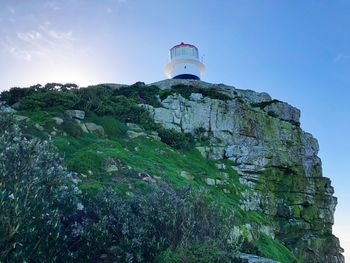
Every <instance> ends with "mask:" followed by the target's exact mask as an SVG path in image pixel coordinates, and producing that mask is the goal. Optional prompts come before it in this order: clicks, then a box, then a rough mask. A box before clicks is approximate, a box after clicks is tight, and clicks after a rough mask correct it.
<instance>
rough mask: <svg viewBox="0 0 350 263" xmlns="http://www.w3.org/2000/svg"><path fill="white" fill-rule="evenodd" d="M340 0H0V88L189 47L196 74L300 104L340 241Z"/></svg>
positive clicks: (85, 80)
mask: <svg viewBox="0 0 350 263" xmlns="http://www.w3.org/2000/svg"><path fill="white" fill-rule="evenodd" d="M349 28H350V1H345V0H344V1H340V0H333V1H324V0H319V1H314V0H308V1H304V0H303V1H301V0H291V1H277V0H274V1H272V0H270V1H269V0H264V1H262V0H255V1H254V0H252V1H245V0H240V1H239V0H237V1H233V0H232V1H231V0H226V1H225V0H216V1H214V0H213V1H209V0H208V1H200V0H177V1H164V0H163V1H161V0H99V1H97V0H95V1H93V0H60V1H58V0H57V1H54V0H25V1H24V0H0V90H5V89H8V88H9V87H12V86H28V85H33V84H36V83H42V84H44V83H46V82H53V81H54V82H75V83H77V84H80V85H88V84H96V83H106V82H113V83H127V84H131V83H134V82H136V81H139V80H140V81H144V82H146V83H151V82H155V81H158V80H161V79H164V75H163V67H164V65H165V64H166V62H167V60H168V53H167V52H168V49H169V48H170V47H171V46H173V45H175V44H177V43H179V42H181V41H184V42H189V43H192V44H195V45H197V46H198V47H199V50H200V53H201V54H202V55H203V59H204V63H205V64H206V67H207V72H206V75H205V76H204V78H203V80H205V81H208V82H213V83H225V84H229V85H234V86H236V87H238V88H243V89H246V88H249V89H253V90H256V91H265V92H268V93H269V94H270V95H271V96H272V97H274V98H277V99H280V100H283V101H287V102H288V103H290V104H292V105H294V106H296V107H298V108H300V109H301V112H302V127H303V129H305V130H306V131H308V132H311V133H312V134H313V135H314V136H315V137H316V138H317V139H318V140H319V143H320V148H321V150H320V157H321V158H322V161H323V168H324V169H323V170H324V175H325V176H327V177H330V178H331V179H332V182H333V186H334V187H335V195H336V196H337V197H338V198H339V204H338V207H337V212H336V224H335V227H334V230H335V233H336V234H337V235H338V236H339V237H340V238H341V242H342V246H343V247H344V248H345V249H346V250H348V251H347V252H346V254H347V257H349V255H350V254H349V251H350V226H349V224H348V220H347V219H348V218H349V216H350V212H349V211H350V204H348V203H347V202H348V201H349V200H350V191H349V189H350V177H349V175H348V173H349V171H350V158H349V157H350V154H349V149H350V132H349V131H350V104H349V102H350V44H349V43H350V31H349Z"/></svg>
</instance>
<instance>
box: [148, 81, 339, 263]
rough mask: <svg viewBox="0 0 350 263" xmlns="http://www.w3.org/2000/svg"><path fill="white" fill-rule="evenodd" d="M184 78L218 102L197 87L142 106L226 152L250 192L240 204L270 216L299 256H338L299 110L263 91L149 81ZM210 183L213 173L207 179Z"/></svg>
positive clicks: (207, 149) (329, 207) (328, 190)
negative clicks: (207, 92) (203, 92)
mask: <svg viewBox="0 0 350 263" xmlns="http://www.w3.org/2000/svg"><path fill="white" fill-rule="evenodd" d="M177 84H183V85H192V86H195V87H201V88H204V89H205V88H208V89H210V88H214V89H216V90H217V91H218V92H222V93H223V94H225V95H227V96H229V97H230V99H229V100H226V101H223V100H219V99H213V98H210V97H208V96H200V95H198V94H196V95H193V96H192V95H191V97H190V98H189V99H186V98H184V97H183V96H181V94H177V93H173V94H170V95H169V96H167V97H166V98H165V99H163V100H162V101H161V106H160V107H147V109H148V110H149V112H150V114H151V116H152V117H153V119H154V121H155V122H156V123H159V124H161V125H162V126H163V127H165V128H174V129H176V130H177V131H182V132H189V133H192V134H194V135H195V132H196V130H198V129H199V128H200V129H202V130H204V132H206V133H207V134H210V136H209V143H207V144H205V145H197V147H196V148H197V149H198V150H199V151H200V152H201V154H202V155H203V156H204V157H206V158H209V159H215V160H223V159H229V160H231V161H232V163H233V167H232V168H233V169H235V170H236V171H237V172H238V173H239V175H240V181H241V182H242V183H243V184H245V185H246V186H247V187H248V189H250V190H251V192H252V193H254V194H253V195H252V194H249V193H246V194H244V195H243V199H242V201H241V202H242V208H243V209H246V210H256V211H259V212H263V213H264V214H266V215H268V216H269V217H270V218H271V220H272V222H273V225H274V229H273V232H274V235H275V236H276V238H277V239H278V240H280V241H281V242H282V243H284V244H285V245H286V246H287V247H288V248H289V249H291V250H292V251H293V252H294V254H295V255H296V256H297V257H298V258H299V259H300V260H301V261H302V262H332V263H341V262H344V258H343V256H342V254H341V252H342V248H341V247H340V245H339V240H338V239H337V238H336V237H335V236H334V235H333V234H332V225H333V223H334V219H333V215H334V211H335V206H336V203H337V199H336V198H335V197H334V196H333V192H334V191H333V187H332V186H331V184H330V180H329V179H328V178H325V177H323V176H322V167H321V160H320V158H319V157H318V156H317V154H318V150H319V146H318V142H317V140H316V139H315V138H314V137H313V136H312V135H311V134H309V133H307V132H305V131H303V130H302V129H301V128H300V110H299V109H297V108H295V107H293V106H291V105H289V104H287V103H285V102H281V101H277V100H273V99H272V98H271V97H270V96H269V95H268V94H266V93H257V92H254V91H251V90H239V89H236V88H234V87H229V86H226V85H223V84H218V85H217V84H210V83H206V82H202V81H193V80H187V81H186V80H166V81H161V82H157V83H154V84H153V85H156V86H158V87H159V88H160V89H163V90H164V89H167V88H168V89H169V88H171V86H172V85H177ZM206 182H207V184H209V185H215V180H214V179H211V178H207V179H206Z"/></svg>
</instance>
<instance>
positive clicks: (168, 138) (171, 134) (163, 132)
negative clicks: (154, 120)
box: [157, 128, 194, 151]
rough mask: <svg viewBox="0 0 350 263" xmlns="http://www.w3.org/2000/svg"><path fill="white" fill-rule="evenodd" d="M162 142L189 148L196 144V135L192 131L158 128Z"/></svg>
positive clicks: (185, 148)
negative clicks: (184, 131) (183, 131)
mask: <svg viewBox="0 0 350 263" xmlns="http://www.w3.org/2000/svg"><path fill="white" fill-rule="evenodd" d="M157 131H158V135H159V137H160V139H161V141H162V142H164V143H166V144H167V145H169V146H171V147H174V148H175V149H178V150H183V151H184V150H189V149H191V148H193V146H194V137H193V136H192V134H190V133H181V132H178V131H176V130H175V129H164V128H160V129H158V130H157Z"/></svg>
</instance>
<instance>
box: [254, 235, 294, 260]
mask: <svg viewBox="0 0 350 263" xmlns="http://www.w3.org/2000/svg"><path fill="white" fill-rule="evenodd" d="M256 245H257V247H258V249H259V251H260V252H261V254H262V255H265V256H267V257H269V258H271V259H274V260H277V261H280V262H290V263H297V262H298V260H297V259H296V258H295V256H294V255H293V254H292V253H291V252H290V251H289V249H288V248H286V247H285V246H283V245H281V244H280V243H278V242H276V241H275V240H273V239H272V238H271V237H269V236H268V235H266V234H263V233H261V235H260V238H259V239H258V241H257V242H256Z"/></svg>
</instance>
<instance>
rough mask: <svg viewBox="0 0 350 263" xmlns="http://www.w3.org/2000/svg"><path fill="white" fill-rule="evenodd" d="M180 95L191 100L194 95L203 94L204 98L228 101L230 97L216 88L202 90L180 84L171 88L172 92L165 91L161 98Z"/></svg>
mask: <svg viewBox="0 0 350 263" xmlns="http://www.w3.org/2000/svg"><path fill="white" fill-rule="evenodd" d="M174 93H177V94H180V95H181V96H182V97H184V98H186V99H189V98H190V96H191V94H192V93H201V94H202V95H203V96H204V97H209V98H211V99H218V100H223V101H227V100H230V97H229V96H227V95H225V94H223V93H221V92H219V91H218V90H216V89H215V88H200V87H195V86H192V85H185V84H178V85H174V86H172V87H171V89H170V90H165V91H163V92H162V93H161V95H160V98H161V99H162V100H164V99H165V98H167V97H168V96H169V95H171V94H174Z"/></svg>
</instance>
